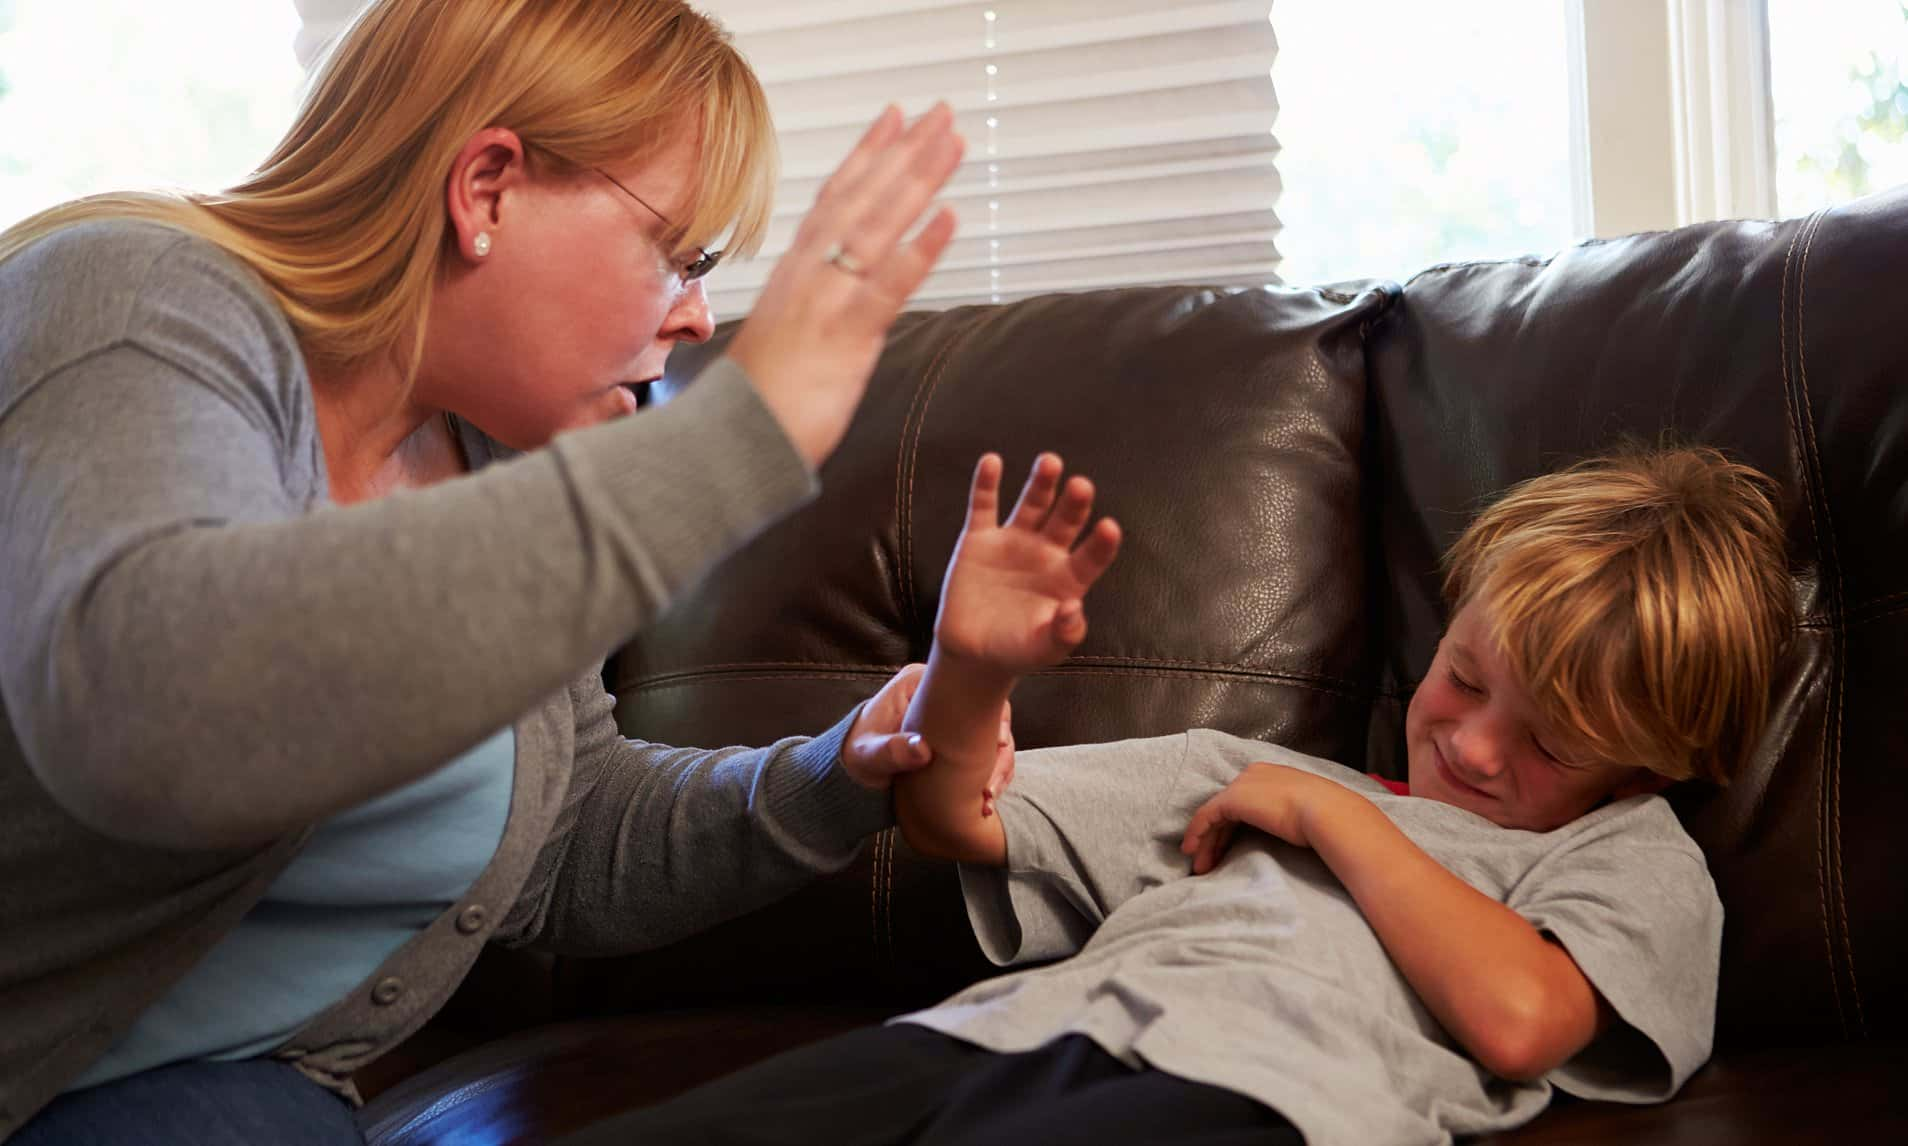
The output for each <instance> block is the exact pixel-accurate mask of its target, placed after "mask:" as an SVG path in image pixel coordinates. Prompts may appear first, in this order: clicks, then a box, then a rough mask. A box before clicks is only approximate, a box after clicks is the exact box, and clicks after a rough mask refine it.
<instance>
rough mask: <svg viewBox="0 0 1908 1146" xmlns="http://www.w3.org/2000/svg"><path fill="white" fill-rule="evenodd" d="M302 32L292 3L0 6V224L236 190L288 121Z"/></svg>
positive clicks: (216, 0)
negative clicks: (97, 204)
mask: <svg viewBox="0 0 1908 1146" xmlns="http://www.w3.org/2000/svg"><path fill="white" fill-rule="evenodd" d="M298 27H299V20H298V13H297V10H296V9H295V8H294V7H293V5H292V3H291V0H195V2H194V3H191V4H176V3H164V4H161V3H153V2H152V0H0V227H6V226H10V225H12V224H13V223H16V222H18V221H19V220H21V219H23V218H25V217H26V216H28V215H31V214H33V213H34V212H36V211H40V210H43V209H45V208H47V207H51V206H53V205H54V204H56V203H60V202H63V201H65V200H68V199H72V198H76V197H78V196H81V195H89V194H94V193H97V192H101V191H114V190H126V189H129V188H140V187H161V186H167V187H178V188H185V189H190V190H195V191H210V190H217V189H219V188H221V187H226V186H230V185H231V184H233V183H236V182H238V181H239V180H240V179H243V178H244V177H245V175H246V174H247V173H249V172H250V171H251V170H252V168H253V167H254V166H255V165H256V164H257V163H258V162H259V161H260V160H262V159H264V158H265V156H266V154H267V153H268V152H270V150H271V148H272V146H273V145H274V144H276V143H277V142H278V140H279V137H280V136H282V135H283V134H284V132H285V129H286V128H287V127H289V126H290V124H291V121H292V117H293V115H294V114H295V112H296V110H297V103H298V96H299V87H300V84H301V83H302V82H303V80H304V75H303V72H302V71H301V69H300V68H299V66H298V59H297V57H296V56H295V55H294V53H293V50H292V45H293V39H294V37H295V36H296V35H297V32H298Z"/></svg>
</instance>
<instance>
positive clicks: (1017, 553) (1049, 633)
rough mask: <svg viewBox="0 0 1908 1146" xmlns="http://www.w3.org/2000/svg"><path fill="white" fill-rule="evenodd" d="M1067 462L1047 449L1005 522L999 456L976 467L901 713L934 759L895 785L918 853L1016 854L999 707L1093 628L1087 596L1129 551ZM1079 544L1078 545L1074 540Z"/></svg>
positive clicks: (986, 857)
mask: <svg viewBox="0 0 1908 1146" xmlns="http://www.w3.org/2000/svg"><path fill="white" fill-rule="evenodd" d="M1062 468H1063V467H1062V466H1061V462H1060V459H1059V458H1058V457H1056V456H1054V455H1052V454H1042V455H1041V456H1040V457H1039V458H1038V459H1036V460H1035V462H1034V467H1033V471H1032V473H1030V474H1029V475H1028V477H1027V484H1026V487H1025V488H1024V489H1022V490H1021V494H1020V499H1019V501H1017V502H1016V503H1015V505H1014V509H1013V513H1012V514H1011V515H1009V517H1008V519H1007V522H1006V524H1005V525H1002V524H1000V521H999V517H1000V512H999V507H1000V475H1001V460H1000V458H999V456H998V455H995V454H988V455H986V456H984V457H982V458H981V460H980V464H979V465H978V466H976V467H975V470H974V482H973V486H972V487H971V489H970V490H969V493H968V503H967V504H968V513H967V523H966V525H965V526H964V527H963V529H962V530H961V538H960V542H959V543H958V544H957V545H956V546H955V547H954V557H953V559H952V560H951V561H950V562H949V563H948V570H947V579H946V582H945V584H944V585H943V586H942V590H941V609H940V613H939V614H938V615H937V616H936V618H935V621H934V648H933V649H932V650H931V651H930V652H929V653H928V667H927V672H926V674H925V675H924V676H923V677H922V679H921V685H920V688H919V689H917V690H916V691H915V694H914V700H913V702H912V703H911V704H910V705H909V707H908V715H907V717H906V719H905V720H904V721H903V722H902V725H901V727H902V729H903V731H907V732H918V733H920V734H921V736H922V738H923V739H925V740H926V741H927V743H928V744H930V745H932V746H933V749H934V759H933V761H932V762H931V763H930V764H928V765H927V767H925V768H923V769H921V770H920V771H918V772H914V773H910V774H908V775H906V776H901V777H898V778H897V779H896V780H895V784H894V808H895V819H896V821H897V822H898V823H899V825H900V827H901V831H902V834H904V835H905V836H906V837H907V840H908V843H909V844H911V845H912V846H913V847H914V848H915V850H917V851H920V852H922V853H924V854H926V855H931V856H938V857H941V858H944V859H952V860H958V861H960V862H963V863H975V864H991V865H995V866H998V865H1000V864H1004V863H1005V862H1007V837H1006V833H1005V832H1003V831H1002V829H1001V826H1000V819H999V818H998V817H996V816H993V815H992V814H991V812H990V808H989V800H990V799H991V796H992V793H990V792H988V791H987V784H988V780H989V777H990V776H991V775H992V773H993V770H994V762H995V756H996V753H997V750H998V746H999V726H1000V712H1001V706H1002V705H1003V704H1004V703H1005V702H1006V700H1007V696H1008V694H1009V693H1011V692H1012V691H1013V688H1014V684H1015V682H1017V681H1018V680H1019V679H1020V678H1021V677H1022V676H1024V675H1025V674H1027V673H1029V672H1032V671H1034V670H1036V669H1039V668H1044V667H1046V666H1048V665H1052V664H1057V663H1058V662H1060V661H1061V660H1064V659H1065V658H1066V656H1067V654H1068V653H1069V652H1071V651H1072V650H1073V648H1074V646H1075V645H1078V644H1079V643H1080V642H1081V641H1082V640H1083V639H1085V637H1086V614H1085V612H1084V611H1083V609H1082V606H1081V600H1082V598H1083V597H1085V595H1086V591H1087V590H1088V589H1089V588H1091V587H1092V585H1093V583H1094V582H1095V581H1097V580H1099V577H1100V575H1101V574H1102V573H1104V572H1106V569H1107V567H1108V566H1109V565H1111V564H1112V563H1113V558H1114V557H1115V555H1117V553H1118V552H1119V544H1120V531H1119V526H1118V525H1116V524H1115V523H1114V522H1113V521H1112V520H1111V519H1110V518H1102V519H1101V520H1100V522H1099V523H1098V524H1097V525H1095V526H1094V528H1093V529H1092V530H1091V531H1088V532H1087V534H1086V539H1085V540H1084V541H1081V540H1080V536H1081V533H1082V531H1083V530H1084V529H1085V526H1086V522H1087V518H1088V517H1090V516H1091V515H1092V512H1093V486H1092V483H1090V482H1088V481H1087V480H1086V479H1085V478H1082V477H1078V476H1076V477H1074V478H1073V479H1072V480H1071V481H1069V482H1067V484H1066V488H1065V489H1064V490H1062V489H1061V486H1060V474H1061V471H1062ZM1075 542H1078V545H1077V546H1076V545H1075Z"/></svg>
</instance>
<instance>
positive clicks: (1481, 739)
mask: <svg viewBox="0 0 1908 1146" xmlns="http://www.w3.org/2000/svg"><path fill="white" fill-rule="evenodd" d="M1451 749H1452V751H1453V752H1454V753H1456V755H1457V758H1456V759H1455V760H1452V761H1451V766H1452V767H1453V768H1455V769H1457V773H1458V779H1460V780H1470V779H1478V780H1489V779H1492V778H1494V777H1496V775H1497V774H1498V773H1500V772H1502V771H1503V770H1504V752H1503V747H1502V744H1501V742H1500V741H1499V739H1498V737H1496V736H1494V735H1492V733H1491V731H1490V730H1489V729H1482V728H1476V727H1473V726H1463V727H1460V728H1458V730H1457V731H1456V732H1455V733H1453V734H1452V736H1451Z"/></svg>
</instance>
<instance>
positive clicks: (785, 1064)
mask: <svg viewBox="0 0 1908 1146" xmlns="http://www.w3.org/2000/svg"><path fill="white" fill-rule="evenodd" d="M677 1142H681V1143H697V1144H708V1146H730V1144H735V1146H741V1144H744V1143H747V1144H749V1146H780V1144H783V1143H789V1144H797V1143H799V1144H804V1146H806V1144H809V1143H829V1144H830V1146H889V1144H894V1146H900V1144H902V1143H907V1144H909V1146H969V1144H972V1146H982V1144H986V1146H1000V1144H1010V1143H1019V1142H1027V1143H1041V1144H1042V1146H1066V1144H1069V1143H1079V1144H1081V1146H1112V1144H1115V1143H1127V1142H1134V1143H1141V1142H1144V1143H1154V1142H1159V1143H1189V1144H1190V1143H1197V1144H1199V1146H1231V1144H1233V1143H1238V1144H1239V1146H1245V1144H1246V1143H1251V1144H1253V1146H1264V1144H1266V1143H1273V1144H1288V1146H1303V1143H1304V1139H1302V1138H1301V1137H1300V1136H1299V1133H1298V1130H1297V1129H1296V1128H1294V1127H1293V1126H1292V1124H1291V1123H1290V1122H1287V1121H1286V1120H1285V1119H1284V1118H1282V1117H1280V1116H1279V1115H1278V1114H1277V1113H1275V1112H1274V1111H1272V1110H1270V1109H1267V1108H1266V1107H1264V1106H1261V1105H1259V1104H1258V1103H1256V1102H1254V1101H1252V1100H1251V1099H1249V1098H1245V1097H1243V1096H1240V1095H1237V1094H1233V1093H1232V1092H1231V1091H1227V1090H1221V1089H1219V1088H1217V1087H1212V1086H1206V1085H1204V1084H1203V1083H1197V1082H1187V1081H1185V1080H1184V1079H1179V1078H1174V1077H1173V1076H1172V1075H1169V1074H1164V1073H1161V1072H1160V1071H1157V1070H1133V1069H1131V1068H1130V1067H1128V1066H1126V1065H1125V1064H1124V1063H1122V1062H1120V1061H1119V1060H1118V1059H1116V1058H1114V1057H1113V1056H1112V1055H1109V1054H1107V1053H1106V1052H1105V1051H1103V1050H1101V1049H1100V1048H1099V1047H1098V1046H1097V1045H1095V1044H1094V1043H1093V1041H1092V1040H1090V1039H1088V1038H1086V1037H1084V1036H1081V1035H1068V1036H1066V1037H1064V1038H1060V1039H1056V1040H1055V1041H1053V1042H1050V1043H1048V1044H1046V1045H1045V1046H1043V1047H1040V1048H1039V1049H1037V1050H1033V1051H1028V1052H1026V1053H1024V1054H995V1053H993V1052H992V1051H987V1050H983V1049H981V1048H980V1047H976V1046H973V1045H971V1044H969V1043H964V1042H961V1041H960V1040H959V1039H954V1038H949V1037H948V1036H946V1035H943V1034H940V1033H939V1032H937V1031H932V1030H929V1029H927V1028H926V1027H919V1026H915V1025H913V1024H911V1023H898V1024H896V1025H894V1026H890V1027H867V1028H864V1029H861V1030H857V1031H851V1032H849V1033H848V1034H845V1035H841V1036H838V1037H836V1038H832V1039H829V1040H827V1041H825V1042H820V1043H816V1044H814V1045H812V1046H806V1047H800V1048H798V1049H796V1050H792V1051H789V1052H787V1053H785V1054H781V1055H777V1056H776V1057H774V1058H771V1059H768V1060H766V1061H764V1062H760V1063H757V1064H756V1065H754V1066H752V1067H749V1068H748V1069H746V1070H742V1071H738V1072H736V1073H735V1074H732V1075H729V1076H728V1077H726V1078H720V1079H717V1080H716V1081H714V1082H711V1083H707V1084H705V1085H703V1086H700V1087H697V1088H696V1089H695V1090H692V1091H689V1092H688V1093H687V1094H683V1095H680V1096H678V1097H676V1098H674V1099H672V1100H670V1101H668V1102H665V1103H663V1104H662V1105H660V1106H652V1107H649V1108H648V1109H645V1110H637V1111H632V1112H630V1113H628V1114H623V1115H618V1116H617V1117H614V1118H610V1119H606V1120H604V1121H602V1122H599V1123H597V1124H596V1125H594V1126H591V1127H588V1128H587V1129H584V1130H581V1131H579V1132H577V1133H575V1134H572V1135H569V1136H568V1137H565V1138H563V1139H561V1140H560V1141H559V1143H558V1144H557V1146H661V1144H665V1143H677Z"/></svg>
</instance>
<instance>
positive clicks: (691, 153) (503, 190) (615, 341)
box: [414, 125, 714, 449]
mask: <svg viewBox="0 0 1908 1146" xmlns="http://www.w3.org/2000/svg"><path fill="white" fill-rule="evenodd" d="M691 127H693V125H691ZM487 137H488V138H487ZM534 155H535V153H534V152H526V151H525V150H524V149H523V146H522V144H521V142H519V141H518V140H517V138H516V136H515V135H514V134H513V133H510V132H508V131H504V130H503V129H499V128H489V129H486V130H485V131H484V132H480V133H478V135H476V136H474V137H472V141H471V144H470V145H467V146H466V148H465V151H464V153H463V155H462V156H460V161H459V165H458V167H457V168H456V169H455V170H454V171H453V174H452V178H451V186H450V191H449V194H450V209H451V216H452V223H453V226H454V227H455V229H456V233H457V236H458V239H459V241H460V243H461V244H462V245H461V247H460V249H459V250H458V251H456V252H453V253H451V255H450V256H449V260H448V270H447V272H446V274H445V276H444V280H443V281H442V282H441V283H440V286H439V290H438V292H437V297H436V298H435V299H434V301H433V304H432V314H431V324H430V327H429V330H428V332H427V334H426V345H425V361H424V367H423V369H422V370H421V371H420V374H419V378H418V385H417V389H416V391H415V392H414V397H415V398H416V399H417V400H418V401H419V402H420V403H422V404H424V405H427V406H430V407H433V408H438V409H446V410H450V411H452V412H454V413H456V414H458V415H459V416H460V417H463V418H465V419H467V420H468V421H470V422H472V423H473V424H475V425H476V426H477V427H478V428H480V429H482V430H483V431H484V432H485V433H487V434H489V435H490V436H491V437H493V438H495V439H497V440H498V441H500V442H502V443H504V444H505V445H507V446H511V447H514V448H516V449H533V448H535V447H537V446H541V445H544V444H545V443H547V442H548V441H549V440H550V439H551V438H553V437H555V436H556V435H557V434H558V433H560V432H562V431H564V430H569V429H576V428H579V427H583V426H592V425H596V424H597V423H599V422H604V421H607V420H609V419H611V418H617V417H621V416H623V415H625V414H628V413H631V412H633V411H634V410H635V408H636V396H635V393H634V392H633V391H632V390H630V389H629V387H631V386H633V385H635V384H638V383H642V382H646V381H649V380H651V379H654V378H658V377H660V376H661V375H662V372H663V362H664V360H665V359H667V358H668V357H669V352H670V350H671V349H672V348H674V346H675V345H676V344H677V343H678V342H684V341H687V342H703V341H706V340H707V339H708V338H709V336H710V334H711V333H713V330H714V319H713V317H712V316H711V314H710V311H709V302H708V298H707V296H706V295H705V294H704V292H703V287H702V284H701V282H700V281H698V282H694V283H689V284H685V283H684V282H683V281H682V278H681V275H680V273H679V270H680V268H681V267H682V266H684V265H685V264H687V263H688V262H690V261H692V260H693V259H694V258H696V256H697V254H698V252H697V251H695V250H693V249H690V250H684V251H671V250H666V249H665V244H666V243H667V241H668V236H669V233H670V231H671V230H672V227H671V224H670V223H669V222H667V221H666V220H665V217H666V218H667V219H674V220H681V219H686V218H688V217H689V215H690V214H691V208H692V207H693V198H692V196H693V194H694V184H695V173H696V171H697V160H698V154H697V143H696V136H695V133H694V131H693V130H684V131H680V132H678V133H677V134H676V136H675V137H674V138H673V139H672V140H671V141H670V142H669V143H668V145H667V146H665V147H662V148H660V149H658V150H657V151H656V152H655V153H653V154H652V155H651V156H649V157H648V158H647V160H646V161H645V162H644V163H643V164H641V165H636V164H623V165H616V166H608V167H605V168H604V170H605V171H607V172H608V173H609V175H611V176H614V178H615V180H616V182H611V180H610V179H608V178H605V177H604V176H603V175H602V174H599V173H597V172H594V171H586V172H583V173H581V174H579V175H570V176H561V177H559V176H556V175H552V174H550V173H548V170H547V168H548V166H549V164H548V163H543V164H538V163H537V162H536V159H534V158H532V157H533V156H534ZM466 159H468V162H466V161H465V160H466ZM617 183H621V184H622V186H623V187H624V188H627V189H628V190H627V192H625V191H624V190H621V189H619V188H618V187H617ZM632 195H633V196H640V198H641V200H642V202H638V201H637V199H636V198H633V197H632ZM645 203H647V204H648V205H649V206H644V204H645ZM652 208H653V209H652ZM478 231H482V232H484V233H486V234H488V235H489V237H490V249H489V253H488V254H485V255H482V256H478V255H476V254H475V247H474V236H475V234H476V233H477V232H478Z"/></svg>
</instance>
